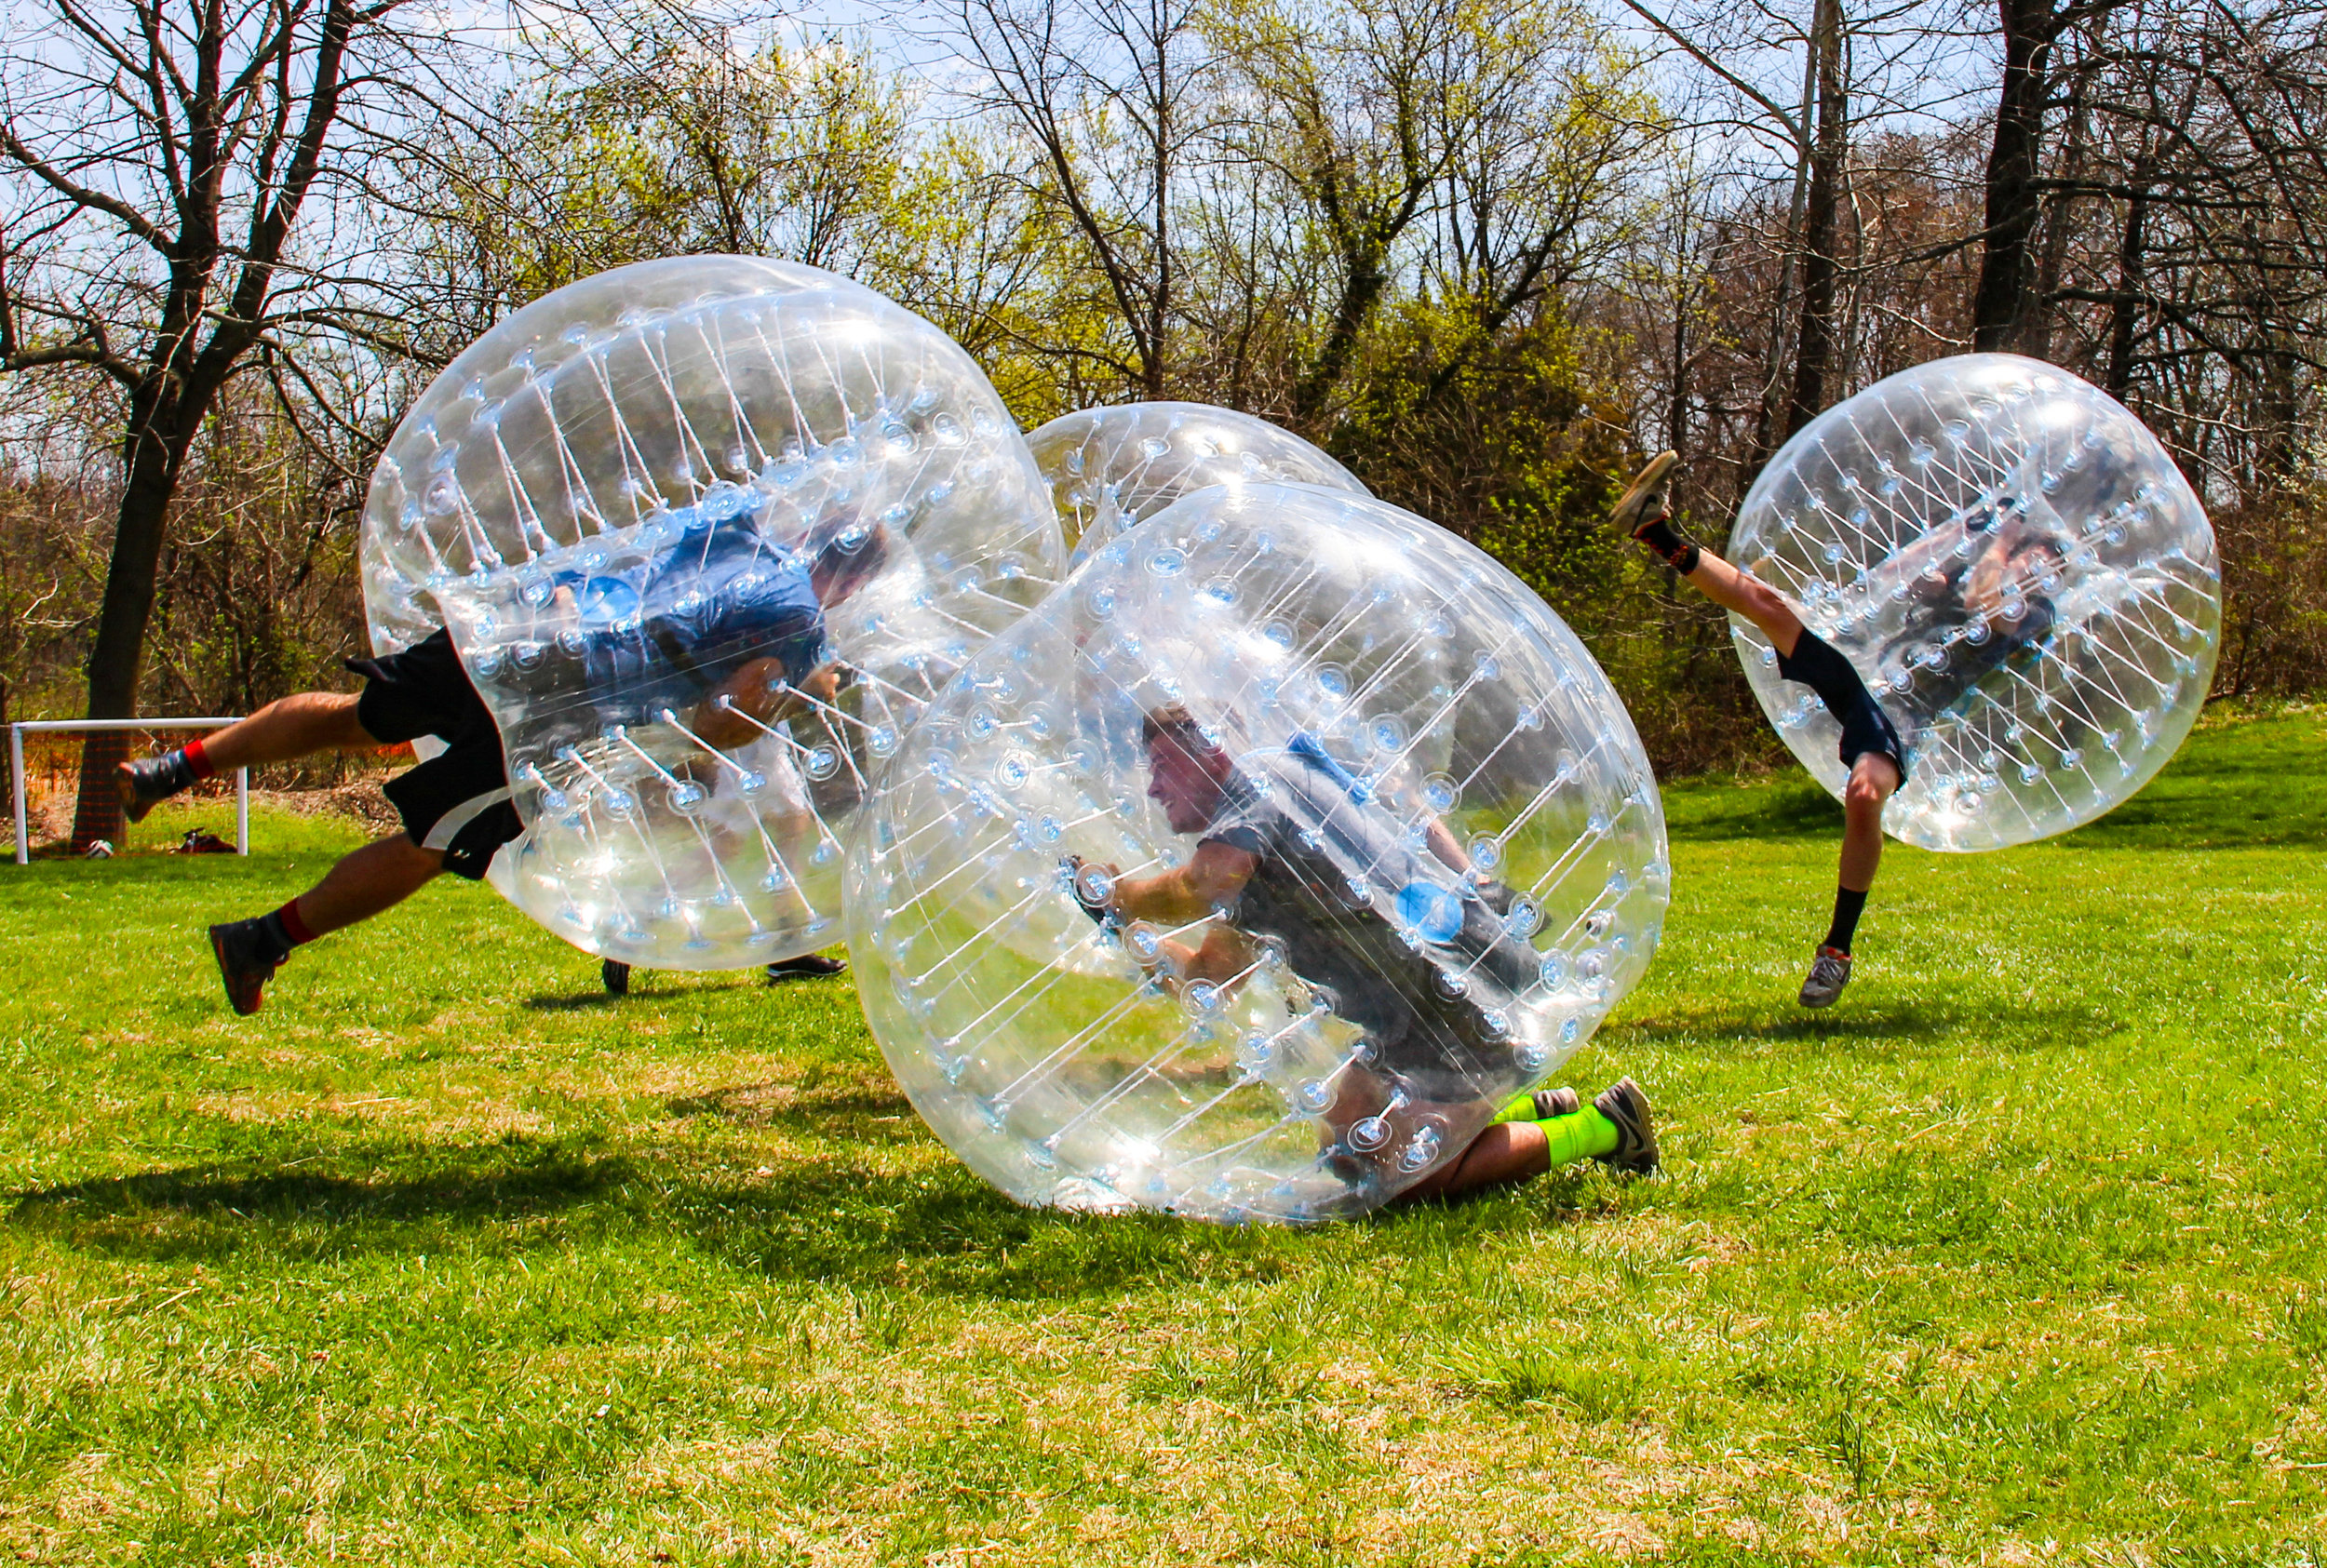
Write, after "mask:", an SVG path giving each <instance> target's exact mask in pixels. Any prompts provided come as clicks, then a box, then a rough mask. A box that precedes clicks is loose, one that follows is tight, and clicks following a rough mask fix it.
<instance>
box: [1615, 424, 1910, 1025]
mask: <svg viewBox="0 0 2327 1568" xmlns="http://www.w3.org/2000/svg"><path fill="white" fill-rule="evenodd" d="M1680 461H1681V460H1680V457H1679V455H1678V454H1677V453H1674V452H1663V453H1661V454H1659V455H1658V456H1657V458H1656V459H1655V460H1654V461H1652V462H1650V463H1649V464H1648V467H1646V468H1644V469H1642V470H1641V471H1640V475H1639V476H1638V477H1637V478H1635V479H1634V480H1633V482H1632V485H1631V488H1630V489H1626V490H1625V491H1624V493H1623V495H1622V496H1621V497H1620V498H1619V499H1618V500H1617V503H1616V509H1615V512H1614V520H1615V523H1616V526H1617V527H1618V528H1621V529H1624V530H1625V531H1626V532H1628V533H1630V534H1631V535H1632V536H1633V537H1634V539H1636V540H1638V541H1640V543H1643V544H1646V545H1647V546H1648V548H1649V549H1651V550H1653V551H1655V552H1656V554H1657V555H1658V556H1660V557H1661V559H1662V560H1663V561H1664V564H1665V565H1667V566H1669V567H1671V568H1672V569H1673V570H1675V572H1677V573H1679V574H1680V575H1681V576H1682V577H1684V578H1686V579H1687V580H1688V584H1689V586H1690V587H1692V588H1695V589H1696V590H1697V591H1698V592H1699V593H1701V594H1702V595H1704V596H1705V597H1707V598H1709V599H1711V600H1712V601H1713V602H1714V603H1715V604H1717V605H1719V606H1720V607H1721V608H1722V609H1724V610H1731V611H1734V612H1735V613H1737V614H1739V615H1742V616H1743V617H1745V619H1747V620H1748V621H1751V622H1752V623H1754V624H1755V626H1757V627H1759V628H1760V629H1761V633H1762V635H1763V636H1764V637H1768V638H1769V643H1770V646H1771V647H1773V648H1775V649H1776V650H1778V674H1779V675H1781V676H1782V677H1784V678H1786V679H1787V680H1792V681H1799V682H1800V683H1801V684H1802V685H1804V686H1807V687H1809V689H1810V690H1813V691H1815V692H1817V693H1818V697H1819V700H1820V701H1821V702H1823V703H1824V704H1826V711H1827V712H1828V713H1831V714H1832V715H1834V717H1835V722H1836V723H1837V724H1839V725H1841V726H1842V745H1841V752H1842V764H1843V766H1844V767H1846V768H1848V769H1849V770H1850V779H1849V784H1847V785H1846V786H1844V789H1843V792H1842V864H1841V866H1840V874H1839V876H1838V878H1836V881H1837V886H1836V889H1835V903H1834V918H1833V919H1832V920H1831V921H1829V922H1828V924H1827V928H1826V939H1825V940H1824V941H1823V942H1822V943H1820V944H1819V945H1818V951H1817V952H1816V954H1815V955H1813V956H1812V958H1811V959H1810V966H1809V976H1808V977H1807V978H1806V979H1804V980H1803V982H1802V991H1801V998H1800V999H1801V1003H1802V1005H1803V1006H1804V1007H1832V1006H1833V1005H1834V1003H1835V999H1836V998H1838V997H1840V996H1841V995H1842V988H1843V986H1845V985H1849V981H1850V944H1851V942H1852V941H1853V940H1854V939H1855V938H1856V936H1857V933H1858V923H1859V916H1860V915H1861V914H1862V913H1863V911H1864V910H1865V908H1866V895H1867V893H1868V892H1869V891H1872V889H1873V888H1874V886H1875V873H1876V870H1877V869H1878V868H1880V866H1881V864H1882V858H1883V803H1884V802H1885V801H1887V800H1889V799H1890V797H1891V796H1892V795H1894V794H1896V793H1897V792H1898V788H1899V786H1900V785H1901V784H1904V783H1905V782H1906V777H1907V744H1906V742H1905V741H1904V740H1903V739H1901V738H1900V734H1899V730H1898V728H1897V727H1896V726H1895V725H1893V724H1892V723H1891V722H1890V716H1889V715H1887V714H1885V713H1884V712H1883V709H1882V704H1879V703H1877V702H1876V701H1875V696H1874V693H1873V692H1871V691H1869V690H1867V689H1866V682H1865V681H1864V680H1863V679H1861V678H1860V677H1859V673H1858V671H1857V670H1856V669H1854V668H1852V667H1851V664H1850V661H1849V660H1848V659H1846V658H1844V657H1843V656H1842V655H1841V653H1839V652H1838V651H1836V649H1835V648H1834V646H1833V645H1832V644H1831V643H1828V642H1827V641H1826V640H1825V639H1824V638H1823V637H1819V635H1818V634H1817V633H1815V632H1813V631H1811V630H1810V629H1809V627H1807V626H1805V625H1803V624H1802V619H1801V617H1800V616H1798V615H1796V614H1795V612H1794V608H1793V606H1791V605H1789V604H1787V603H1786V602H1785V600H1784V599H1783V598H1782V597H1780V596H1779V595H1778V593H1777V591H1776V590H1775V589H1773V588H1770V587H1769V586H1768V585H1767V584H1765V583H1762V582H1761V581H1760V580H1759V579H1757V578H1755V577H1754V576H1753V575H1752V574H1751V573H1749V572H1743V571H1740V570H1738V569H1737V568H1736V567H1734V566H1731V565H1730V564H1729V563H1728V561H1725V560H1723V559H1722V558H1721V557H1720V556H1716V555H1715V554H1714V553H1713V552H1712V551H1710V550H1707V549H1705V548H1704V547H1703V546H1702V545H1700V544H1697V543H1692V542H1691V541H1689V540H1687V539H1684V538H1682V537H1681V536H1680V534H1679V533H1678V532H1676V531H1675V529H1674V528H1673V527H1672V516H1673V495H1672V491H1673V483H1674V479H1675V476H1676V472H1677V470H1678V469H1679V467H1680Z"/></svg>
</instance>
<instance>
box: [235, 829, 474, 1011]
mask: <svg viewBox="0 0 2327 1568" xmlns="http://www.w3.org/2000/svg"><path fill="white" fill-rule="evenodd" d="M443 869H444V851H442V850H432V849H429V848H427V847H425V846H424V845H422V844H417V843H414V842H413V841H412V838H411V836H410V834H405V833H399V834H397V835H396V836H395V837H394V838H378V839H374V840H373V841H372V842H370V843H369V844H366V845H365V846H364V847H363V848H362V849H360V850H357V851H355V852H354V853H353V854H350V855H348V856H347V857H346V858H344V859H343V860H342V861H341V862H340V863H339V864H337V865H334V866H333V867H331V869H330V870H329V871H327V872H325V873H324V876H323V880H322V881H320V882H317V883H316V885H315V886H314V887H312V888H310V889H308V890H307V891H305V892H303V893H302V894H300V895H299V896H298V897H297V898H294V899H292V900H291V901H290V902H289V904H286V905H283V906H282V907H281V908H280V909H277V910H276V911H275V912H274V913H273V914H271V915H260V916H257V917H255V918H251V919H248V920H232V921H228V922H227V923H226V924H224V925H216V926H212V927H211V928H210V951H211V952H212V953H214V954H215V955H217V958H218V969H219V973H220V975H221V976H222V977H223V978H224V980H225V982H226V999H227V1000H228V1001H229V1002H231V1003H232V1004H233V1005H234V1009H235V1012H239V1013H243V1014H245V1015H248V1014H249V1013H253V1012H258V1011H259V1007H260V1004H261V1003H262V1001H263V1000H264V999H265V998H264V996H263V994H262V993H263V988H264V986H265V985H266V983H267V982H268V981H270V980H272V979H274V978H275V972H276V970H278V969H280V968H281V967H282V966H283V960H284V959H286V958H289V957H290V954H291V949H292V948H294V947H297V946H299V945H302V944H303V943H309V942H313V941H314V940H315V939H316V937H318V936H321V935H323V934H325V933H326V932H327V931H339V930H341V929H343V928H344V927H347V926H352V925H354V924H355V923H356V921H358V920H368V919H370V918H371V917H373V916H374V915H377V914H379V913H380V912H381V911H383V910H384V909H390V908H393V907H395V906H396V905H398V904H401V903H403V902H404V901H405V900H406V899H408V898H410V897H411V896H412V894H414V893H416V892H418V891H420V890H421V889H422V888H424V887H425V886H427V884H428V882H429V880H430V878H434V877H435V876H436V875H437V873H438V872H440V871H442V870H443Z"/></svg>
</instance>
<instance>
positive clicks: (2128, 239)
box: [2102, 154, 2152, 403]
mask: <svg viewBox="0 0 2327 1568" xmlns="http://www.w3.org/2000/svg"><path fill="white" fill-rule="evenodd" d="M2151 173H2152V170H2151V167H2150V163H2149V158H2148V155H2147V154H2143V155H2142V159H2141V161H2140V162H2139V163H2137V164H2135V165H2134V166H2133V180H2132V187H2133V194H2132V196H2131V197H2130V198H2128V200H2127V201H2126V204H2125V229H2124V232H2123V234H2122V235H2119V238H2118V242H2117V288H2116V290H2115V293H2116V297H2115V298H2114V299H2112V300H2111V301H2110V302H2109V369H2108V379H2107V380H2106V381H2105V382H2103V383H2102V384H2103V390H2105V392H2107V393H2108V395H2110V396H2111V397H2114V398H2116V399H2117V400H2118V401H2119V403H2122V402H2124V401H2125V399H2126V396H2127V395H2128V394H2129V393H2131V392H2132V385H2133V328H2134V327H2135V326H2136V325H2137V324H2138V322H2139V321H2140V318H2141V296H2142V292H2143V289H2142V251H2143V248H2144V247H2145V239H2144V237H2143V230H2144V229H2145V227H2146V226H2147V223H2148V219H2149V181H2150V176H2151Z"/></svg>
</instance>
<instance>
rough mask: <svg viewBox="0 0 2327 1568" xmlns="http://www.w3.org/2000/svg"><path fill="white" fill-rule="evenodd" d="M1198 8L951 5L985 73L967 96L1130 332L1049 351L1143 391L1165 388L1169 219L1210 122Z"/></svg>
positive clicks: (1177, 273) (1157, 0) (1169, 340)
mask: <svg viewBox="0 0 2327 1568" xmlns="http://www.w3.org/2000/svg"><path fill="white" fill-rule="evenodd" d="M1196 9H1197V7H1196V0H1128V3H1117V0H961V8H960V11H959V17H960V23H961V31H962V40H963V42H964V45H965V47H966V48H967V50H968V52H969V54H970V57H971V59H972V60H974V61H975V64H976V66H977V67H978V68H979V70H980V73H981V74H982V76H983V82H982V84H981V86H980V88H979V90H978V92H977V93H976V95H975V96H976V98H977V99H978V101H980V102H981V104H982V105H983V106H984V107H985V108H986V109H988V110H989V111H990V112H994V113H998V114H1001V115H1002V116H1003V117H1004V118H1005V119H1006V120H1007V121H1009V122H1010V123H1011V125H1012V127H1013V128H1014V129H1015V130H1016V132H1017V133H1018V134H1019V135H1020V136H1021V137H1022V138H1023V139H1024V141H1025V142H1026V144H1027V146H1028V147H1029V149H1030V151H1031V154H1032V161H1031V167H1029V168H1028V169H1027V171H1026V172H1025V174H1024V175H1023V176H1022V180H1023V183H1024V186H1025V189H1026V192H1027V194H1029V196H1030V197H1031V198H1032V199H1033V200H1034V201H1035V203H1036V204H1037V205H1038V206H1039V207H1040V208H1043V209H1045V210H1046V211H1047V212H1048V213H1049V214H1051V215H1052V216H1053V218H1054V219H1055V220H1056V224H1057V226H1058V227H1059V228H1060V229H1061V230H1062V231H1064V232H1065V233H1066V234H1069V235H1072V236H1073V239H1074V241H1075V244H1076V248H1077V249H1078V250H1079V252H1080V255H1079V257H1078V258H1077V259H1078V261H1080V263H1081V265H1080V266H1079V267H1077V268H1075V269H1074V270H1076V271H1084V270H1086V269H1087V271H1088V272H1089V273H1090V274H1092V275H1094V277H1095V281H1096V283H1097V284H1098V285H1099V291H1100V295H1101V298H1100V299H1099V300H1098V301H1095V302H1093V303H1095V304H1097V305H1099V306H1100V308H1101V309H1102V310H1103V312H1104V313H1105V315H1107V316H1108V317H1109V318H1110V319H1111V320H1113V321H1114V322H1115V323H1118V324H1119V325H1120V327H1121V329H1122V331H1123V333H1124V334H1125V336H1126V337H1127V339H1128V342H1124V343H1121V346H1120V347H1119V346H1117V344H1116V343H1110V342H1108V341H1107V340H1105V339H1104V338H1102V339H1100V340H1099V341H1096V342H1092V341H1074V340H1073V339H1071V338H1069V339H1068V340H1067V341H1063V342H1057V344H1056V347H1057V349H1058V351H1060V352H1063V353H1065V354H1067V355H1071V356H1074V357H1078V358H1084V359H1089V360H1094V361H1096V362H1098V363H1100V364H1102V365H1104V366H1105V367H1106V368H1107V369H1110V370H1111V371H1113V372H1114V373H1116V374H1118V375H1120V376H1121V377H1122V378H1123V380H1124V381H1126V382H1130V383H1131V384H1133V385H1135V386H1137V387H1138V388H1139V389H1140V391H1141V393H1142V394H1143V395H1145V396H1147V397H1150V398H1157V397H1162V396H1164V394H1165V391H1166V389H1167V388H1168V387H1169V385H1170V384H1171V378H1172V372H1173V360H1174V356H1175V352H1176V343H1175V337H1176V330H1177V326H1178V323H1179V318H1180V313H1181V307H1182V300H1181V297H1180V296H1181V290H1182V288H1183V279H1182V271H1183V268H1182V263H1181V255H1180V250H1181V241H1180V236H1179V234H1178V231H1177V216H1178V213H1179V209H1180V204H1181V202H1182V200H1183V194H1184V193H1183V187H1184V185H1185V182H1186V181H1187V180H1188V179H1189V177H1190V172H1191V166H1192V164H1193V163H1194V162H1195V161H1196V159H1197V158H1198V157H1199V156H1200V155H1201V152H1202V149H1203V148H1204V145H1205V143H1206V141H1207V140H1208V138H1209V137H1210V135H1211V132H1212V128H1213V127H1212V120H1211V94H1212V91H1213V82H1214V79H1215V61H1214V60H1212V58H1211V56H1210V54H1209V51H1208V50H1207V49H1206V48H1205V47H1204V40H1203V37H1202V35H1201V34H1200V33H1199V31H1198V29H1197V27H1196ZM1085 314H1087V313H1085ZM1119 342H1120V341H1119Z"/></svg>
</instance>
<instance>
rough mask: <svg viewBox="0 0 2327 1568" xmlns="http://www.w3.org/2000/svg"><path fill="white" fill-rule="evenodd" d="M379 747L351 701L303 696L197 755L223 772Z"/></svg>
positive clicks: (329, 694) (232, 730)
mask: <svg viewBox="0 0 2327 1568" xmlns="http://www.w3.org/2000/svg"><path fill="white" fill-rule="evenodd" d="M378 744H380V743H379V742H378V741H375V740H373V739H372V738H371V737H370V735H367V734H366V733H364V728H363V726H362V725H360V724H358V723H356V699H355V698H354V697H353V696H348V695H344V694H343V693H340V692H336V691H302V692H299V693H297V694H295V695H293V696H289V697H281V698H277V699H276V701H274V702H272V703H269V704H267V705H266V706H264V707H262V708H261V709H260V710H259V711H258V712H257V713H254V714H252V715H251V716H250V717H249V718H245V719H242V720H239V721H238V722H236V723H234V724H230V725H228V726H227V727H226V728H225V729H223V730H219V731H218V732H216V733H215V734H213V735H211V736H209V737H208V739H207V740H205V741H204V742H203V743H202V753H203V756H204V757H206V758H208V761H209V764H210V768H211V771H214V772H220V773H223V772H229V771H233V770H234V769H236V768H255V767H257V766H259V765H260V764H262V763H266V762H289V760H291V759H292V758H293V757H304V756H306V755H307V754H308V753H310V752H316V751H332V750H337V749H342V748H355V747H363V746H376V745H378ZM414 847H415V848H417V847H418V846H414ZM359 852H360V851H359Z"/></svg>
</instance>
